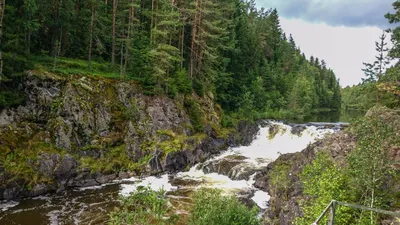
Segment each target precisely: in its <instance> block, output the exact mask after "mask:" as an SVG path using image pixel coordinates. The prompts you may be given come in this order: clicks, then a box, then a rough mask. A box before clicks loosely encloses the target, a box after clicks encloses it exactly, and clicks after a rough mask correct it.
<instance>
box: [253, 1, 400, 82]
mask: <svg viewBox="0 0 400 225" xmlns="http://www.w3.org/2000/svg"><path fill="white" fill-rule="evenodd" d="M393 2H394V0H256V3H257V7H258V8H261V7H264V8H276V9H277V10H278V13H279V15H280V19H281V26H282V29H283V31H284V32H285V33H286V34H287V35H289V34H292V35H293V37H294V40H295V41H296V44H297V46H299V47H300V49H301V50H302V52H304V53H305V55H306V56H307V57H310V56H311V55H313V56H314V57H318V58H319V59H324V60H325V61H326V63H327V65H328V66H329V67H330V68H332V69H333V70H334V72H335V74H336V76H337V77H338V78H339V79H340V84H341V86H342V87H345V86H347V85H353V84H358V83H359V82H361V78H363V77H364V76H365V75H364V73H363V72H362V70H361V69H362V68H363V62H373V61H374V60H375V58H374V57H375V55H376V52H375V41H377V40H378V38H379V36H380V35H382V31H383V29H387V28H389V27H390V24H389V23H388V22H387V20H386V19H385V18H384V15H385V14H386V13H388V12H392V11H393V9H392V3H393ZM387 41H388V42H390V40H389V37H388V38H387Z"/></svg>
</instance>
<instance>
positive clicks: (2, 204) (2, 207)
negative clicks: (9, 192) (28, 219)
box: [0, 201, 19, 211]
mask: <svg viewBox="0 0 400 225" xmlns="http://www.w3.org/2000/svg"><path fill="white" fill-rule="evenodd" d="M18 204H19V203H18V202H16V201H0V211H6V210H8V209H10V208H13V207H15V206H17V205H18Z"/></svg>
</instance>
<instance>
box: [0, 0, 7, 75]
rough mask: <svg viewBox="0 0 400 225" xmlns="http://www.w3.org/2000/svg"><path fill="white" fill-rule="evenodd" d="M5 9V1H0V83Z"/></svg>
mask: <svg viewBox="0 0 400 225" xmlns="http://www.w3.org/2000/svg"><path fill="white" fill-rule="evenodd" d="M5 7H6V0H0V83H1V80H2V77H3V51H2V37H3V17H4V10H5Z"/></svg>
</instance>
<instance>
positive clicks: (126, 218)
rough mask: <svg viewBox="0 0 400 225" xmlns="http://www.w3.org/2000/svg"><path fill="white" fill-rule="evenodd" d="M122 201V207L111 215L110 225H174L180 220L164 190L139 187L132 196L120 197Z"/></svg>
mask: <svg viewBox="0 0 400 225" xmlns="http://www.w3.org/2000/svg"><path fill="white" fill-rule="evenodd" d="M120 201H121V206H122V207H121V208H116V209H114V211H112V212H111V214H110V220H109V224H110V225H122V224H140V225H151V224H158V225H172V224H175V223H176V222H177V221H178V219H179V218H178V216H177V215H175V214H173V211H172V210H173V208H172V207H171V206H169V205H168V200H167V199H166V198H165V191H164V190H159V191H153V190H151V189H150V187H138V189H137V191H136V192H133V193H131V195H130V196H128V197H122V196H120Z"/></svg>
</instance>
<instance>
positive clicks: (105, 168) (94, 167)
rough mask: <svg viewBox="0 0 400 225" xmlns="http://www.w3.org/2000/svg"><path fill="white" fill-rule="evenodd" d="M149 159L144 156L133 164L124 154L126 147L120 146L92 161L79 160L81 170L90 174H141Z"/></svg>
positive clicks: (86, 159)
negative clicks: (132, 172)
mask: <svg viewBox="0 0 400 225" xmlns="http://www.w3.org/2000/svg"><path fill="white" fill-rule="evenodd" d="M149 159H150V157H149V156H148V155H146V156H145V157H143V158H142V159H140V160H139V162H137V163H134V162H132V160H131V159H130V158H129V156H128V154H127V153H126V146H125V145H120V146H117V147H114V148H111V149H109V150H108V151H107V152H106V153H105V155H104V157H102V158H100V159H94V158H91V157H82V158H80V159H79V162H80V163H81V167H82V168H89V169H90V171H91V172H92V173H95V172H101V173H105V174H107V173H117V172H120V171H135V172H137V173H141V172H143V171H144V169H145V167H146V165H147V162H148V160H149Z"/></svg>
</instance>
